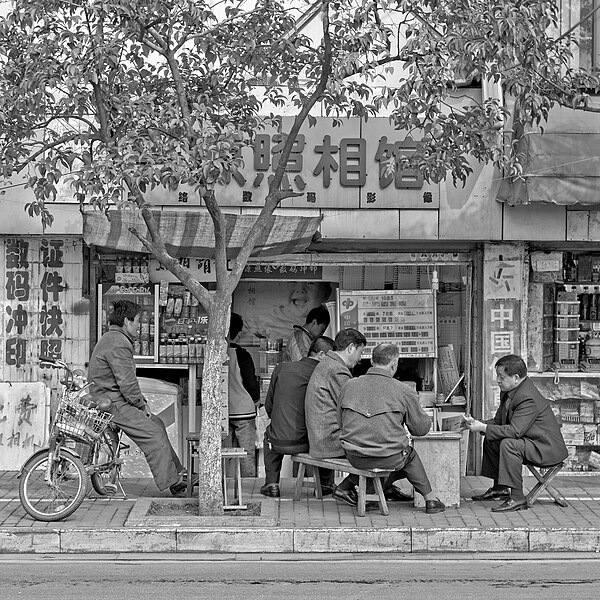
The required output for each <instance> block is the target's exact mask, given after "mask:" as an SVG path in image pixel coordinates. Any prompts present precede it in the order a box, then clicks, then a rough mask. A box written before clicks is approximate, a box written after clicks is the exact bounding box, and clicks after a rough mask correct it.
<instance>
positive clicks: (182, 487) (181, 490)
mask: <svg viewBox="0 0 600 600" xmlns="http://www.w3.org/2000/svg"><path fill="white" fill-rule="evenodd" d="M169 490H170V492H171V494H173V496H178V497H181V496H182V495H183V494H185V491H186V490H187V481H186V480H185V479H184V478H183V477H182V476H181V475H180V476H179V481H177V482H176V483H174V484H173V485H172V486H171V487H170V488H169Z"/></svg>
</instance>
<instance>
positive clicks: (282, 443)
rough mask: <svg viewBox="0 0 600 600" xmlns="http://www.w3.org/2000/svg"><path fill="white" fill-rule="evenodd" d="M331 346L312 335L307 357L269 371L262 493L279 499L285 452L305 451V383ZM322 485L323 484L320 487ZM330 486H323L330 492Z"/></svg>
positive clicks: (327, 341)
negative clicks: (313, 337) (270, 374)
mask: <svg viewBox="0 0 600 600" xmlns="http://www.w3.org/2000/svg"><path fill="white" fill-rule="evenodd" d="M332 349H333V340H332V339H331V338H328V337H324V336H320V337H316V338H315V339H314V340H313V341H312V343H311V344H310V346H309V348H308V356H306V357H305V358H301V359H300V360H297V361H294V362H281V363H279V364H278V365H277V366H276V367H275V370H274V371H273V374H272V376H271V382H270V384H269V390H268V392H267V397H266V399H265V410H266V412H267V415H268V417H269V418H270V419H271V422H270V423H269V426H268V427H267V429H266V431H265V442H264V463H265V484H264V485H263V486H262V487H261V488H260V491H261V493H262V494H264V495H265V496H272V497H274V498H279V496H280V490H279V474H280V473H281V464H282V462H283V457H284V456H285V455H286V454H297V453H299V452H308V433H307V431H306V420H305V418H304V400H305V397H306V386H307V385H308V381H309V379H310V376H311V375H312V373H313V371H314V370H315V367H316V366H317V365H318V364H319V361H320V360H321V359H322V358H323V356H325V355H326V354H327V353H328V352H329V351H330V350H332ZM324 488H325V486H324ZM332 491H333V490H332V489H323V493H324V494H327V493H329V494H331V492H332Z"/></svg>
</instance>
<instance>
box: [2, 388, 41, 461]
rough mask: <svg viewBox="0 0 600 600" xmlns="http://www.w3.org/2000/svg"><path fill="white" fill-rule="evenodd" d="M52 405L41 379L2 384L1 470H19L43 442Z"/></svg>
mask: <svg viewBox="0 0 600 600" xmlns="http://www.w3.org/2000/svg"><path fill="white" fill-rule="evenodd" d="M49 406H50V389H49V388H47V387H46V386H45V385H44V384H43V383H41V382H37V381H36V382H31V383H20V382H14V383H9V382H1V383H0V469H3V470H9V471H11V470H16V469H20V468H21V466H22V465H23V463H24V462H25V461H26V460H27V459H28V458H29V457H30V456H31V455H32V454H33V453H34V452H36V451H37V450H39V449H40V448H41V447H42V446H43V445H44V443H45V439H46V431H47V426H48V424H47V420H48V414H47V413H48V410H47V409H48V408H49Z"/></svg>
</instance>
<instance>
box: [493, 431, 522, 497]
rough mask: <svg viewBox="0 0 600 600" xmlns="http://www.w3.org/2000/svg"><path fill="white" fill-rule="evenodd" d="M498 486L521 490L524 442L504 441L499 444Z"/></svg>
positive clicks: (515, 440)
mask: <svg viewBox="0 0 600 600" xmlns="http://www.w3.org/2000/svg"><path fill="white" fill-rule="evenodd" d="M499 455H500V456H499V459H500V460H499V464H498V484H500V485H507V486H509V487H511V488H515V489H517V490H522V489H523V460H524V458H525V440H523V439H519V440H517V439H504V440H502V441H501V442H500V453H499Z"/></svg>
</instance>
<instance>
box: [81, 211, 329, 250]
mask: <svg viewBox="0 0 600 600" xmlns="http://www.w3.org/2000/svg"><path fill="white" fill-rule="evenodd" d="M153 213H154V218H155V219H156V222H157V224H158V230H159V232H160V233H161V236H162V238H163V241H164V242H165V246H166V248H167V251H168V252H169V253H170V254H171V256H174V257H177V258H179V257H202V258H213V257H214V252H215V241H214V240H215V238H214V233H213V224H212V220H211V218H210V215H208V214H207V213H205V212H194V211H191V210H190V211H169V210H164V211H162V210H156V211H153ZM256 219H257V216H256V215H233V214H226V215H225V220H226V222H227V257H228V258H235V257H236V256H237V254H238V253H239V250H240V248H241V246H242V243H243V242H244V240H245V239H246V237H247V236H248V233H249V232H250V230H251V228H252V226H253V225H254V223H255V221H256ZM320 222H321V217H298V216H279V215H277V216H275V215H273V216H271V217H270V218H269V226H268V227H267V229H266V231H265V233H264V234H263V235H262V236H261V237H260V238H259V240H258V243H257V244H256V248H255V251H254V252H253V253H252V256H278V255H280V254H294V253H298V252H304V251H305V250H306V248H307V247H308V245H309V244H310V243H311V242H312V241H313V237H314V236H315V233H316V232H317V229H318V227H319V224H320ZM131 229H135V230H136V231H138V232H139V233H140V234H141V235H142V236H144V237H147V236H148V229H147V227H146V224H145V223H144V220H143V219H142V216H141V213H140V212H139V211H132V210H110V211H108V213H104V212H101V211H98V210H87V211H85V212H84V213H83V239H84V241H85V242H86V244H89V245H92V244H93V245H95V246H99V247H101V248H110V249H113V250H121V251H124V252H146V250H145V249H144V247H143V246H142V243H141V242H140V240H139V239H138V238H137V237H136V236H135V235H134V234H133V233H132V232H131Z"/></svg>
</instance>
